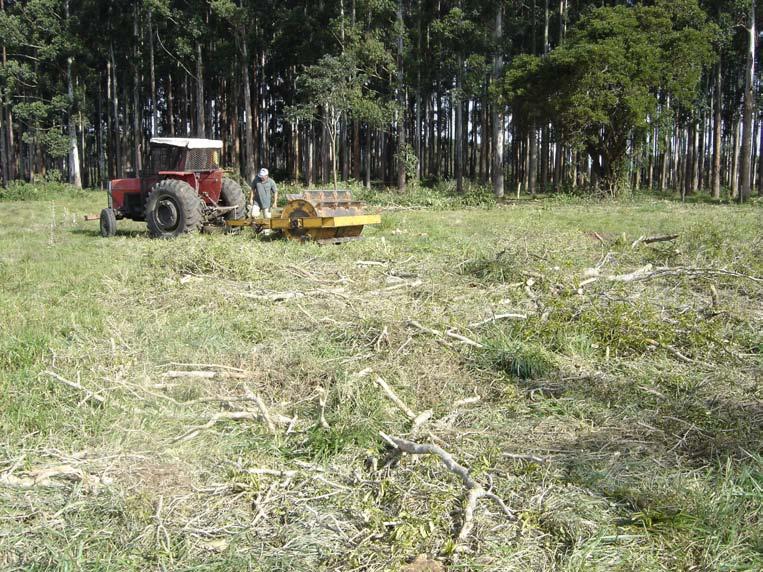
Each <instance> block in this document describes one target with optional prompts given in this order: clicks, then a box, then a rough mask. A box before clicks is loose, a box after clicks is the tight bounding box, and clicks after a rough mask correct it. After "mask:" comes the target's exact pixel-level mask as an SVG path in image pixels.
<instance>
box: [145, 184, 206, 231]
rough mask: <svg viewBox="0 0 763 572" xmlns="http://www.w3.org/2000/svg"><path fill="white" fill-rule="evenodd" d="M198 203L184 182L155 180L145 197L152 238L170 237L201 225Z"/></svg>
mask: <svg viewBox="0 0 763 572" xmlns="http://www.w3.org/2000/svg"><path fill="white" fill-rule="evenodd" d="M201 220H202V202H201V200H200V199H199V196H198V195H197V194H196V191H195V190H194V189H193V187H192V186H191V185H189V184H188V183H186V182H185V181H180V180H178V179H164V180H163V181H159V182H158V183H157V184H156V185H154V188H153V189H151V193H149V195H148V199H147V200H146V223H147V224H148V232H149V233H150V234H151V236H152V237H154V238H172V237H175V236H179V235H181V234H185V233H189V232H196V231H198V230H199V229H200V228H201Z"/></svg>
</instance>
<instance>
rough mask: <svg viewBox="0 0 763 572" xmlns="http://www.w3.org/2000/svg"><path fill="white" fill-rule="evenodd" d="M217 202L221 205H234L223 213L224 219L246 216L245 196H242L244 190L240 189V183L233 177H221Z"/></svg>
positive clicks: (236, 218)
mask: <svg viewBox="0 0 763 572" xmlns="http://www.w3.org/2000/svg"><path fill="white" fill-rule="evenodd" d="M219 203H220V206H221V207H236V208H235V209H233V210H231V211H228V212H227V213H226V214H225V220H238V219H240V218H244V217H245V216H246V197H245V196H244V191H242V190H241V185H239V184H238V183H237V182H236V181H234V180H233V179H228V178H224V179H223V186H222V189H221V190H220V201H219Z"/></svg>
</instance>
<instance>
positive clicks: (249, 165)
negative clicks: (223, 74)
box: [238, 31, 255, 185]
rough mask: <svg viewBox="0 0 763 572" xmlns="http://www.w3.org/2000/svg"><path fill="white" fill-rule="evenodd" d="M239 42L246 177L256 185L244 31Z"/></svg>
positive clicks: (250, 99) (249, 84)
mask: <svg viewBox="0 0 763 572" xmlns="http://www.w3.org/2000/svg"><path fill="white" fill-rule="evenodd" d="M238 40H239V43H240V47H241V73H242V76H243V77H242V78H241V84H242V87H243V94H242V97H243V99H244V165H245V167H244V177H245V179H246V182H247V183H249V184H250V185H253V184H254V176H255V166H254V125H253V123H254V120H253V118H252V92H251V89H252V88H251V81H250V79H249V49H248V46H247V37H246V34H245V33H244V32H243V31H240V32H239V33H238Z"/></svg>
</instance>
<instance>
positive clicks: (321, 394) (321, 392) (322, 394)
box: [316, 387, 331, 429]
mask: <svg viewBox="0 0 763 572" xmlns="http://www.w3.org/2000/svg"><path fill="white" fill-rule="evenodd" d="M316 391H317V392H318V405H319V406H320V408H321V414H320V417H319V419H318V423H319V424H320V426H321V427H323V428H324V429H331V426H330V425H329V422H328V421H326V390H325V389H323V388H322V387H318V388H317V389H316Z"/></svg>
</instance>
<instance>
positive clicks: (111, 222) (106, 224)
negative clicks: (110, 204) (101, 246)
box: [101, 208, 117, 238]
mask: <svg viewBox="0 0 763 572" xmlns="http://www.w3.org/2000/svg"><path fill="white" fill-rule="evenodd" d="M116 233H117V215H116V214H114V209H112V208H108V209H103V210H102V211H101V236H102V237H104V238H108V237H110V236H114V235H115V234H116Z"/></svg>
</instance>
